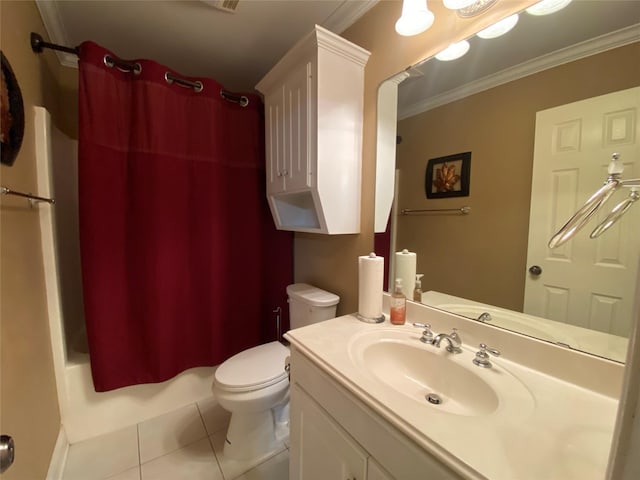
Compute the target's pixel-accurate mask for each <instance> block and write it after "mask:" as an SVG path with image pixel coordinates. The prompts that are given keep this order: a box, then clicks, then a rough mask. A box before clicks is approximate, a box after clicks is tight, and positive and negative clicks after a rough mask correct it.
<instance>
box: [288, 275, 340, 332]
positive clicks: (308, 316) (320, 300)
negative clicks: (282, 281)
mask: <svg viewBox="0 0 640 480" xmlns="http://www.w3.org/2000/svg"><path fill="white" fill-rule="evenodd" d="M287 295H288V297H289V322H290V324H291V328H292V329H294V328H300V327H304V326H306V325H311V324H312V323H317V322H322V321H323V320H329V319H330V318H334V317H335V316H336V306H337V305H338V302H339V301H340V297H339V296H338V295H336V294H334V293H331V292H327V291H326V290H322V289H320V288H318V287H314V286H313V285H307V284H306V283H294V284H293V285H289V286H288V287H287Z"/></svg>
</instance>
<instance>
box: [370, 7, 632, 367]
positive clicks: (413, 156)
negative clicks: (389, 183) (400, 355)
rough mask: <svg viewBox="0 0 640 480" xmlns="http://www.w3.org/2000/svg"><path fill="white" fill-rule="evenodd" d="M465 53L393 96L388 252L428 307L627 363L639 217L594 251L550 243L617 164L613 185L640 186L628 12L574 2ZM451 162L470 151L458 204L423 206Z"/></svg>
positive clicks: (416, 70) (426, 66)
mask: <svg viewBox="0 0 640 480" xmlns="http://www.w3.org/2000/svg"><path fill="white" fill-rule="evenodd" d="M469 42H470V43H471V49H470V51H469V53H468V54H467V55H466V56H465V57H462V58H461V59H459V60H456V61H454V62H438V61H437V60H429V61H426V62H424V63H422V64H419V65H416V66H414V67H412V68H410V69H409V70H408V72H409V73H410V77H409V78H408V79H406V80H405V81H404V82H402V83H401V84H400V86H399V89H398V136H399V137H400V138H401V142H400V143H399V144H398V146H397V151H396V155H397V158H396V168H397V172H396V175H397V178H396V182H397V184H398V188H397V190H396V193H395V198H396V199H395V201H394V212H393V213H392V215H391V229H390V233H389V238H390V239H391V240H390V242H389V243H390V251H391V252H397V251H401V250H402V249H405V248H406V249H408V250H409V251H412V252H416V254H417V267H416V272H417V273H420V274H424V277H423V278H422V290H423V292H425V293H424V294H423V296H422V299H423V302H424V303H428V304H431V305H433V306H438V307H439V308H445V309H448V310H450V311H452V312H454V313H458V314H461V315H465V316H468V317H471V318H474V319H478V317H480V316H481V315H482V314H483V313H487V314H488V315H484V316H483V318H482V319H481V320H484V321H485V322H486V323H487V325H494V326H498V327H503V328H508V329H511V330H514V331H519V332H521V333H523V334H526V335H531V336H535V337H537V338H541V339H544V340H548V341H552V342H556V343H559V344H562V345H568V346H571V347H572V348H576V349H580V350H583V351H587V352H590V353H593V354H596V355H600V356H604V357H607V358H611V359H614V360H617V361H624V358H625V353H626V344H627V340H626V337H627V336H628V334H629V332H630V329H631V326H632V325H631V318H632V317H631V314H632V310H633V307H634V303H635V282H636V278H637V265H638V260H639V256H640V237H638V235H637V232H638V229H639V227H640V208H637V206H636V207H635V208H631V209H630V211H629V212H628V213H627V214H626V215H625V217H624V218H623V219H622V220H621V221H620V222H617V223H616V224H615V225H614V226H613V227H611V228H610V229H609V230H608V231H607V232H606V233H605V234H604V235H602V236H601V237H599V238H598V239H596V240H591V239H589V235H588V232H587V233H586V234H585V233H582V234H580V235H577V236H576V237H575V238H574V239H572V240H571V241H569V242H567V244H565V245H564V246H562V247H561V248H558V249H555V250H550V249H549V248H548V246H547V243H548V241H549V239H550V238H551V236H552V235H553V232H555V231H557V230H558V228H559V227H561V226H562V225H563V224H564V222H565V221H566V220H567V219H568V218H569V217H570V216H571V215H572V214H573V212H575V211H576V209H577V208H578V207H579V206H580V205H582V203H583V202H584V201H585V200H586V199H587V198H588V196H589V195H591V193H592V192H594V191H595V190H597V189H598V188H599V187H600V186H601V185H602V183H603V181H604V179H605V178H606V167H607V164H608V162H609V160H610V159H611V155H612V153H613V152H619V153H620V155H621V159H622V161H623V163H624V165H625V177H626V176H629V177H638V176H640V164H638V165H636V162H639V161H640V143H639V142H640V118H638V112H639V111H640V62H638V60H637V59H638V58H640V3H638V2H626V1H609V0H606V1H580V0H575V1H574V2H572V3H571V4H570V5H569V6H568V7H567V8H565V9H564V10H562V11H560V12H558V13H556V14H554V15H550V16H547V17H533V16H530V15H527V14H524V13H523V14H522V15H521V18H520V21H519V22H518V24H517V25H516V27H515V28H514V29H513V30H512V31H511V32H509V33H508V34H506V35H505V36H503V37H500V38H496V39H491V40H485V39H480V38H477V37H474V38H471V39H469ZM496 72H497V73H496ZM460 152H471V174H470V186H469V190H470V193H469V196H467V197H454V198H430V199H427V198H426V195H425V187H429V186H426V185H425V173H426V166H427V162H428V161H429V160H430V159H433V158H439V157H445V156H447V155H452V154H457V153H460ZM620 190H621V191H620V192H616V194H615V195H614V196H613V197H612V199H611V200H610V201H609V202H610V205H607V208H605V209H603V211H602V213H601V214H600V215H599V216H598V218H597V219H596V222H595V223H594V225H597V224H598V223H600V222H601V221H602V220H604V219H605V217H606V216H607V214H608V213H609V212H610V211H611V208H613V206H614V205H616V204H618V203H619V202H620V201H622V200H623V199H624V198H626V197H627V196H628V195H629V191H628V189H620ZM622 190H624V191H622ZM463 206H469V207H471V210H470V213H469V214H468V215H459V214H455V213H449V212H446V211H444V212H433V213H428V212H427V213H426V214H424V215H402V214H401V211H402V210H403V209H417V210H423V209H426V210H440V209H453V211H456V210H459V209H460V208H461V207H463ZM376 213H378V212H376ZM393 257H394V255H393V254H390V255H389V256H388V258H390V263H393ZM390 270H391V273H390V277H391V278H393V277H394V276H395V274H394V270H393V265H392V266H391V268H390Z"/></svg>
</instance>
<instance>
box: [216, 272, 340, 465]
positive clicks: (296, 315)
mask: <svg viewBox="0 0 640 480" xmlns="http://www.w3.org/2000/svg"><path fill="white" fill-rule="evenodd" d="M287 296H288V297H289V320H290V324H291V328H292V329H294V328H300V327H304V326H306V325H311V324H313V323H317V322H322V321H323V320H329V319H331V318H334V317H335V316H336V306H337V304H338V302H339V301H340V297H338V296H337V295H335V294H333V293H330V292H327V291H325V290H321V289H319V288H317V287H314V286H312V285H307V284H306V283H295V284H293V285H289V286H288V287H287ZM288 363H289V349H288V348H287V347H285V346H284V345H283V344H281V343H280V342H278V341H275V342H270V343H266V344H264V345H258V346H257V347H253V348H250V349H248V350H245V351H243V352H240V353H238V354H236V355H234V356H233V357H231V358H229V359H228V360H226V361H225V362H223V363H222V364H220V366H219V367H218V368H217V369H216V373H215V375H214V382H213V393H214V395H215V397H216V399H217V400H218V403H219V404H220V406H221V407H222V408H224V409H225V410H227V411H228V412H230V413H231V420H230V422H229V428H228V430H227V438H226V441H225V444H224V452H223V454H224V456H225V457H227V458H230V459H233V460H249V459H254V458H258V457H262V456H264V455H266V454H268V453H270V452H273V451H274V450H278V449H280V448H282V447H283V446H284V443H285V442H286V441H287V440H288V439H289V374H288V368H287V365H288Z"/></svg>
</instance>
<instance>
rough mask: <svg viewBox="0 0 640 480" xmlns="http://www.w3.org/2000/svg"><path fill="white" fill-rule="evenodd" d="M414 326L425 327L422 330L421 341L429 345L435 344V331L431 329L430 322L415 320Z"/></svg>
mask: <svg viewBox="0 0 640 480" xmlns="http://www.w3.org/2000/svg"><path fill="white" fill-rule="evenodd" d="M413 326H414V327H418V328H424V331H423V332H422V337H420V341H421V342H422V343H428V344H429V345H431V344H433V331H432V330H431V324H430V323H420V322H414V323H413Z"/></svg>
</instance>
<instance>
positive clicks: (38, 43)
mask: <svg viewBox="0 0 640 480" xmlns="http://www.w3.org/2000/svg"><path fill="white" fill-rule="evenodd" d="M45 48H49V49H51V50H58V51H60V52H66V53H71V54H73V55H77V56H79V55H80V47H65V46H63V45H57V44H55V43H49V42H45V41H44V38H42V35H40V34H38V33H35V32H31V50H33V51H34V52H35V53H42V50H43V49H45ZM104 64H105V65H106V66H107V67H114V66H116V67H118V68H121V69H123V70H128V71H132V72H134V73H136V74H138V73H140V72H141V71H142V66H141V65H140V64H139V63H138V62H128V61H127V60H122V59H120V58H117V57H112V56H110V55H105V56H104ZM164 79H165V81H166V82H167V83H174V82H175V83H177V84H178V85H182V86H183V87H190V88H193V89H194V90H195V91H196V92H201V91H202V90H203V89H204V86H203V85H202V82H200V81H195V82H192V81H191V80H187V79H185V78H180V77H176V76H175V75H173V74H172V73H171V72H166V73H165V74H164ZM220 96H221V97H222V98H224V99H225V100H228V101H230V102H235V103H238V104H240V106H241V107H246V106H247V105H249V99H248V98H247V97H246V96H244V95H237V94H235V93H232V92H228V91H226V90H224V89H221V90H220Z"/></svg>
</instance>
